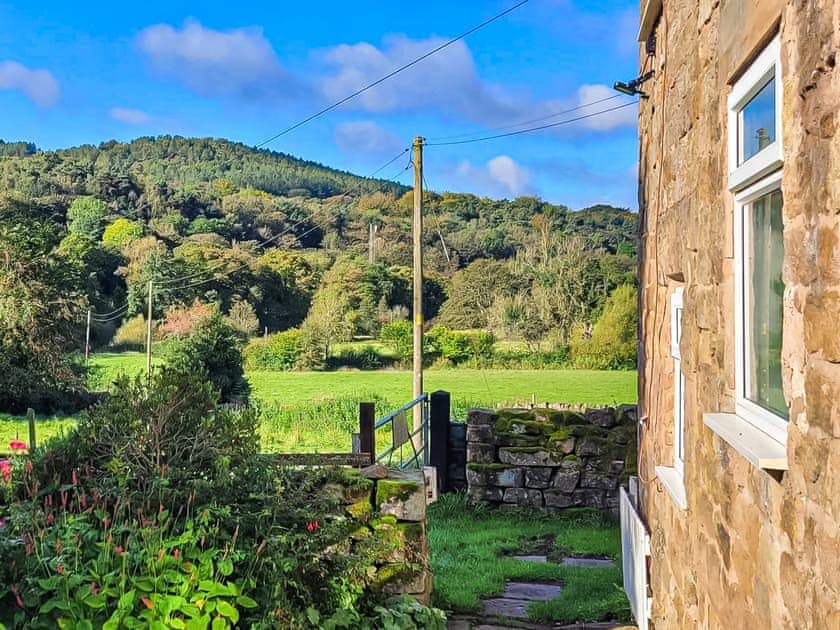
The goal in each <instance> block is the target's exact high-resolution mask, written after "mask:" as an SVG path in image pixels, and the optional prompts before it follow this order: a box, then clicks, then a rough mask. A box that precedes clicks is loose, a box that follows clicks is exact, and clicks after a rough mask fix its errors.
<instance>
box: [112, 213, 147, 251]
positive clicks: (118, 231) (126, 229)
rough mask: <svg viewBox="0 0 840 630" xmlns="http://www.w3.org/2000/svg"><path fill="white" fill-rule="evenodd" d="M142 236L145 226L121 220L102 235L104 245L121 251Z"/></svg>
mask: <svg viewBox="0 0 840 630" xmlns="http://www.w3.org/2000/svg"><path fill="white" fill-rule="evenodd" d="M141 236H143V226H141V225H140V224H139V223H135V222H134V221H129V220H128V219H124V218H119V219H117V220H116V221H114V222H113V223H111V224H109V225H108V226H107V227H106V228H105V231H104V232H103V233H102V244H103V245H105V247H108V248H110V249H115V250H120V249H122V248H123V247H124V246H125V245H126V244H128V243H130V242H131V241H134V240H136V239H138V238H140V237H141Z"/></svg>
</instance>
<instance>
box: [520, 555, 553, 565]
mask: <svg viewBox="0 0 840 630" xmlns="http://www.w3.org/2000/svg"><path fill="white" fill-rule="evenodd" d="M511 558H513V559H514V560H519V561H520V562H536V563H537V564H545V563H547V562H548V556H539V555H535V556H511Z"/></svg>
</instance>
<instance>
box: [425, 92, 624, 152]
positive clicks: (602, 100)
mask: <svg viewBox="0 0 840 630" xmlns="http://www.w3.org/2000/svg"><path fill="white" fill-rule="evenodd" d="M622 96H624V94H613V95H612V96H606V97H604V98H599V99H598V100H596V101H590V102H589V103H583V104H581V105H577V106H576V107H572V108H569V109H564V110H562V111H559V112H554V113H553V114H548V115H547V116H540V117H539V118H531V119H530V120H523V121H522V122H518V123H514V124H511V125H505V126H504V127H491V129H492V130H493V131H506V130H508V129H516V128H517V127H522V126H523V125H530V124H532V123H535V122H541V121H543V120H550V119H552V118H557V117H558V116H562V115H563V114H571V113H572V112H576V111H578V110H580V109H586V108H587V107H592V106H593V105H599V104H600V103H605V102H607V101H611V100H613V99H616V98H621V97H622ZM480 134H481V132H479V131H475V132H472V133H458V134H455V135H452V136H439V137H437V138H431V140H432V141H436V140H454V139H455V138H467V137H470V136H477V135H480Z"/></svg>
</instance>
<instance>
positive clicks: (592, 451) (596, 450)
mask: <svg viewBox="0 0 840 630" xmlns="http://www.w3.org/2000/svg"><path fill="white" fill-rule="evenodd" d="M575 452H576V453H577V454H578V455H580V456H581V457H593V456H598V455H602V454H604V444H603V442H602V441H601V440H597V439H593V438H581V439H580V440H579V441H578V443H577V446H576V447H575Z"/></svg>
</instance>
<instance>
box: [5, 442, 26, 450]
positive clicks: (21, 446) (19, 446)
mask: <svg viewBox="0 0 840 630" xmlns="http://www.w3.org/2000/svg"><path fill="white" fill-rule="evenodd" d="M9 448H10V449H12V450H13V451H25V450H26V449H27V448H28V447H27V446H26V442H21V441H20V440H12V441H11V442H9Z"/></svg>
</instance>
